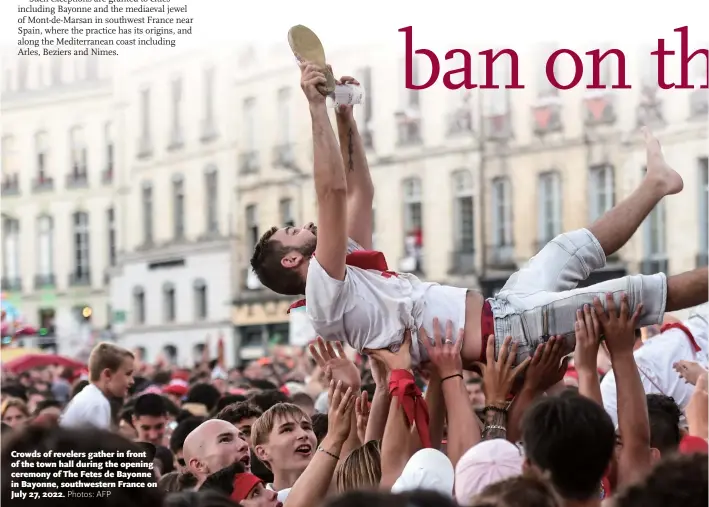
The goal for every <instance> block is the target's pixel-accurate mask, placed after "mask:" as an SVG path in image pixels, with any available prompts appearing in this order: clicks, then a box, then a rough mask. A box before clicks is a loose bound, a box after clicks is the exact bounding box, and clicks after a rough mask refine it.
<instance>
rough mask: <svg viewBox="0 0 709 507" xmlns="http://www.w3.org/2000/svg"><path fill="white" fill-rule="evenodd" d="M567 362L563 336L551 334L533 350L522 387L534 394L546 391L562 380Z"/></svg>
mask: <svg viewBox="0 0 709 507" xmlns="http://www.w3.org/2000/svg"><path fill="white" fill-rule="evenodd" d="M562 358H563V359H562ZM513 359H514V356H513ZM568 364H569V360H568V358H564V337H563V336H552V337H551V338H549V340H547V342H546V343H542V344H541V345H539V346H538V347H537V349H536V350H535V351H534V355H533V356H532V358H531V360H530V362H529V367H528V368H527V372H526V373H525V377H524V387H523V388H524V389H528V390H530V391H531V392H533V393H535V394H542V393H544V392H546V391H548V390H549V389H550V388H552V387H553V386H555V385H557V384H558V383H559V382H561V381H562V380H563V378H564V374H565V373H566V370H567V368H568ZM594 365H595V362H594ZM594 369H595V366H594Z"/></svg>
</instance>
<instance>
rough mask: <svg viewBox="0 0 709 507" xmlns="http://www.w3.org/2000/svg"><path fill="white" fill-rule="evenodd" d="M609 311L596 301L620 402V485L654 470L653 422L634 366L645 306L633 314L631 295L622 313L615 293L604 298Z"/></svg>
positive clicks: (623, 297) (624, 299)
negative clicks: (636, 334) (636, 343)
mask: <svg viewBox="0 0 709 507" xmlns="http://www.w3.org/2000/svg"><path fill="white" fill-rule="evenodd" d="M605 298H606V305H605V306H606V307H605V309H604V308H603V304H602V303H601V300H600V298H595V299H594V300H593V306H594V309H595V313H596V317H597V318H598V321H599V323H600V327H601V330H602V332H603V335H604V337H605V339H604V341H605V344H606V347H607V349H608V353H609V354H610V356H611V361H612V364H613V373H614V375H615V380H616V397H617V399H618V430H617V431H618V433H620V437H621V439H622V442H623V445H622V446H621V447H620V449H619V451H618V452H617V459H618V472H617V476H618V477H617V485H618V486H621V485H624V484H629V483H632V482H635V481H637V480H639V479H640V478H641V477H642V476H643V475H644V474H645V473H646V472H647V471H648V470H649V469H650V467H651V466H652V449H651V447H650V443H651V442H650V421H649V417H648V412H647V399H646V396H645V389H644V388H643V384H642V380H641V379H640V373H639V371H638V365H637V364H636V363H635V357H634V356H633V349H634V346H635V329H636V328H637V325H638V320H639V319H640V313H641V312H642V307H643V305H642V303H639V304H638V305H637V308H636V309H635V312H634V313H632V314H631V313H630V306H629V304H628V295H627V294H625V293H623V294H621V295H620V310H618V307H617V305H616V303H615V300H614V298H613V294H612V293H610V292H609V293H608V294H606V296H605Z"/></svg>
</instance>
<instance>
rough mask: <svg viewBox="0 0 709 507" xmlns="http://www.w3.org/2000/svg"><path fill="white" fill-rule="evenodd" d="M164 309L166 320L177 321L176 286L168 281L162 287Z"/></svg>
mask: <svg viewBox="0 0 709 507" xmlns="http://www.w3.org/2000/svg"><path fill="white" fill-rule="evenodd" d="M162 297H163V311H164V317H165V322H175V317H176V313H177V312H176V308H175V286H174V285H172V284H171V283H166V284H165V285H164V286H163V288H162Z"/></svg>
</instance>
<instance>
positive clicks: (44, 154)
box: [34, 132, 49, 183]
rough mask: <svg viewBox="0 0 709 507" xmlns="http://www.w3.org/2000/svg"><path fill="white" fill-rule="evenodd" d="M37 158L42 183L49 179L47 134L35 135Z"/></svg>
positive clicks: (38, 173)
mask: <svg viewBox="0 0 709 507" xmlns="http://www.w3.org/2000/svg"><path fill="white" fill-rule="evenodd" d="M34 141H35V157H36V159H35V160H36V163H37V178H38V179H39V181H40V183H42V182H44V181H46V180H47V179H48V178H49V171H48V170H49V139H48V137H47V133H46V132H38V133H37V134H35V138H34Z"/></svg>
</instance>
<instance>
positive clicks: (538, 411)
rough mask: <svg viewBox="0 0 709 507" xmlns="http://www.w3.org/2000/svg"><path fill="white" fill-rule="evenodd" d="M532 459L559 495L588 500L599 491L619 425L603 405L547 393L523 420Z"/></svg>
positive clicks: (524, 434)
mask: <svg viewBox="0 0 709 507" xmlns="http://www.w3.org/2000/svg"><path fill="white" fill-rule="evenodd" d="M522 442H523V444H524V451H525V454H526V456H527V458H528V459H529V461H530V462H531V463H532V464H533V465H535V466H536V467H538V468H539V469H541V471H542V472H548V473H549V474H550V475H551V481H552V483H553V485H554V487H555V488H556V489H557V491H558V492H559V494H560V495H562V496H563V497H564V498H566V499H569V500H582V501H583V500H588V499H590V498H592V497H593V496H594V495H598V494H599V489H600V484H601V479H602V478H603V475H604V473H605V471H606V469H607V467H608V464H609V462H610V460H611V456H612V455H613V449H614V446H615V428H614V426H613V421H611V418H610V416H609V415H608V414H607V413H606V411H605V410H604V409H603V407H601V406H599V405H598V404H597V403H595V402H593V401H591V400H589V399H588V398H585V397H583V396H579V395H571V394H569V395H565V396H549V397H546V398H544V399H542V400H541V401H539V402H538V403H536V404H535V405H534V406H533V407H531V408H530V409H529V410H528V411H527V413H526V414H525V416H524V419H523V421H522Z"/></svg>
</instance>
